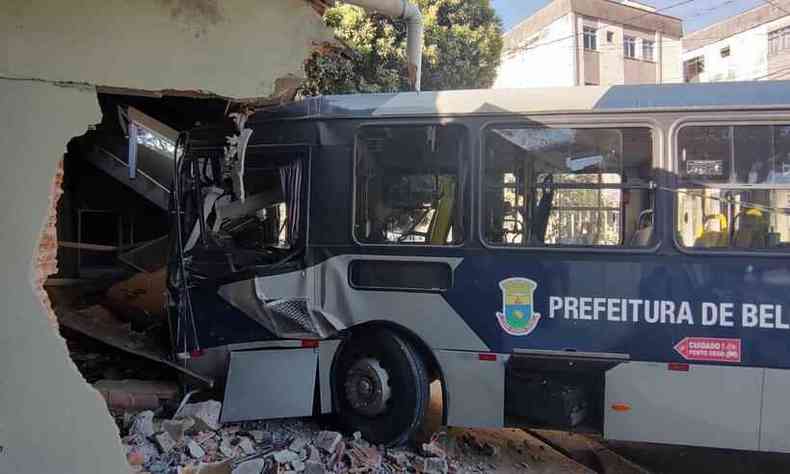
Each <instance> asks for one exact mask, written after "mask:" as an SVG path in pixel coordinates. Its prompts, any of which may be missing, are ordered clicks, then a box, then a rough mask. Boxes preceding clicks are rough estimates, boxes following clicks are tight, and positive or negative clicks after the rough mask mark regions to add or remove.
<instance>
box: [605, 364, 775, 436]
mask: <svg viewBox="0 0 790 474" xmlns="http://www.w3.org/2000/svg"><path fill="white" fill-rule="evenodd" d="M763 374H764V369H761V368H752V367H721V366H710V365H690V366H689V367H688V371H678V370H669V366H668V365H667V364H665V363H655V362H629V363H625V364H621V365H619V366H617V367H615V368H613V369H611V370H609V371H608V372H607V373H606V395H605V402H604V436H605V437H606V438H610V439H617V440H622V441H643V442H654V443H670V444H685V445H690V446H705V447H717V448H730V449H747V450H757V449H759V438H760V408H761V402H762V387H763Z"/></svg>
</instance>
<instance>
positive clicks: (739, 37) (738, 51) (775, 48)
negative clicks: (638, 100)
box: [683, 0, 790, 82]
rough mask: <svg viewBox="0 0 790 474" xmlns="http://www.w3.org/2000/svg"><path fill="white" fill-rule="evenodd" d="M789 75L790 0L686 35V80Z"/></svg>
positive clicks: (698, 80)
mask: <svg viewBox="0 0 790 474" xmlns="http://www.w3.org/2000/svg"><path fill="white" fill-rule="evenodd" d="M787 78H790V0H772V1H771V3H770V4H765V5H762V6H759V7H757V8H753V9H751V10H749V11H746V12H744V13H741V14H740V15H736V16H734V17H731V18H728V19H726V20H724V21H721V22H719V23H715V24H713V25H710V26H708V27H706V28H703V29H701V30H698V31H695V32H694V33H691V34H689V35H687V36H686V37H684V38H683V80H684V81H685V82H714V81H747V80H770V79H787Z"/></svg>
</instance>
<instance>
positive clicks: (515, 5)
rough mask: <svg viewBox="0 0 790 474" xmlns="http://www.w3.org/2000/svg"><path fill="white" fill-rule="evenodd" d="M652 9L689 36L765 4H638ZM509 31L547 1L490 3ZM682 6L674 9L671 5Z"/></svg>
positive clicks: (686, 0)
mask: <svg viewBox="0 0 790 474" xmlns="http://www.w3.org/2000/svg"><path fill="white" fill-rule="evenodd" d="M638 1H640V2H641V3H647V4H648V5H652V6H654V7H655V8H656V9H657V10H658V13H663V14H665V15H670V16H674V17H678V18H680V19H682V20H683V31H684V32H686V33H691V32H692V31H696V30H698V29H700V28H704V27H706V26H708V25H710V24H711V23H716V22H717V21H721V20H724V19H725V18H729V17H731V16H733V15H737V14H738V13H741V12H744V11H746V10H749V9H751V8H754V7H756V6H758V5H762V4H763V1H765V0H638ZM491 3H492V4H493V5H494V8H495V9H496V11H497V13H498V14H499V16H500V18H502V22H503V24H504V27H505V31H508V30H509V29H511V28H512V27H513V26H515V25H516V24H517V23H518V22H519V21H521V20H523V19H524V18H526V17H528V16H529V15H531V14H532V13H534V12H535V11H536V10H538V9H540V8H541V7H543V6H544V5H546V4H547V3H549V0H491ZM678 3H683V5H678V6H675V7H673V5H675V4H678Z"/></svg>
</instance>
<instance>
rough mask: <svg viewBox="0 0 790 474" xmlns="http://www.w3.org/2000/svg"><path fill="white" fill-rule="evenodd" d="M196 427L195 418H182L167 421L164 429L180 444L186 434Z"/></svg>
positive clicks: (163, 424) (163, 426)
mask: <svg viewBox="0 0 790 474" xmlns="http://www.w3.org/2000/svg"><path fill="white" fill-rule="evenodd" d="M194 425H195V420H194V419H193V418H180V419H178V420H165V421H163V422H162V429H163V430H165V432H166V433H167V434H169V435H170V436H171V437H172V438H173V440H174V441H175V442H176V443H178V442H180V441H181V440H182V439H183V438H184V433H186V432H187V430H188V429H190V428H192V427H193V426H194Z"/></svg>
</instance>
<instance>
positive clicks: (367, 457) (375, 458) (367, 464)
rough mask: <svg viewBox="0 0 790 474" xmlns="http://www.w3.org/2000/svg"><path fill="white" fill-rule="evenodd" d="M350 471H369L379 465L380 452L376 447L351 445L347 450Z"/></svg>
mask: <svg viewBox="0 0 790 474" xmlns="http://www.w3.org/2000/svg"><path fill="white" fill-rule="evenodd" d="M347 455H348V458H349V460H350V464H351V470H352V471H364V472H367V471H371V470H375V469H378V468H379V467H380V466H381V459H382V458H381V452H379V450H378V449H376V448H357V447H352V448H351V449H349V450H348V452H347Z"/></svg>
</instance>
